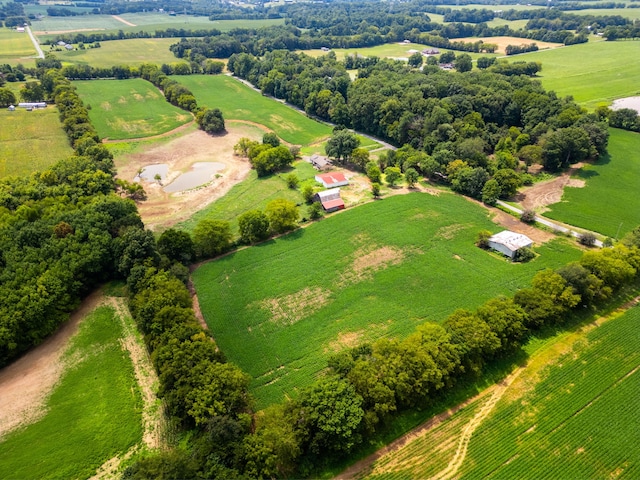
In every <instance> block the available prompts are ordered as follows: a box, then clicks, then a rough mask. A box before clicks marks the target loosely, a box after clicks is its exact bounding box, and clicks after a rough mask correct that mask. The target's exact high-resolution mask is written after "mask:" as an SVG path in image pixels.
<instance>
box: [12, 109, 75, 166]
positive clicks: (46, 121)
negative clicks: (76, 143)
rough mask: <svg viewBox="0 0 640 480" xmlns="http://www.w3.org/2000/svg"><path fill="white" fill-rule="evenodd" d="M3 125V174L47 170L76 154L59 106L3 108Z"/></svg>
mask: <svg viewBox="0 0 640 480" xmlns="http://www.w3.org/2000/svg"><path fill="white" fill-rule="evenodd" d="M0 125H1V127H0V178H3V177H7V176H10V175H26V174H29V173H31V172H35V171H42V170H46V169H47V168H49V167H50V166H51V165H53V164H54V163H56V162H57V161H59V160H62V159H63V158H67V157H70V156H71V155H73V149H72V148H71V147H70V146H69V141H68V140H67V136H66V135H65V133H64V131H63V130H62V127H61V125H60V120H59V119H58V109H57V108H56V107H53V106H48V107H47V108H45V109H42V110H34V111H32V112H27V111H26V110H24V109H21V108H18V109H16V111H15V112H9V111H8V110H6V109H0Z"/></svg>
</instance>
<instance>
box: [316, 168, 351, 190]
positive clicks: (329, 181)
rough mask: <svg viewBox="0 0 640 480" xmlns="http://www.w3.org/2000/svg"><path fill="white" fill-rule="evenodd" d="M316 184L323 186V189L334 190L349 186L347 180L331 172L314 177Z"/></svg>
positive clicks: (340, 174) (339, 174)
mask: <svg viewBox="0 0 640 480" xmlns="http://www.w3.org/2000/svg"><path fill="white" fill-rule="evenodd" d="M315 178H316V182H320V183H321V184H322V185H324V188H335V187H342V186H344V185H349V180H347V178H346V177H345V176H344V174H342V173H338V172H331V173H323V174H321V175H316V177H315Z"/></svg>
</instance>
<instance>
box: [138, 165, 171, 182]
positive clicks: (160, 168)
mask: <svg viewBox="0 0 640 480" xmlns="http://www.w3.org/2000/svg"><path fill="white" fill-rule="evenodd" d="M168 174H169V165H167V164H166V163H156V164H154V165H147V166H146V167H144V169H143V170H142V173H140V175H136V176H135V177H134V179H133V181H134V182H139V181H140V180H144V181H145V182H155V181H156V178H155V177H156V175H160V181H162V180H164V179H165V178H167V175H168Z"/></svg>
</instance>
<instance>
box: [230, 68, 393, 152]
mask: <svg viewBox="0 0 640 480" xmlns="http://www.w3.org/2000/svg"><path fill="white" fill-rule="evenodd" d="M227 75H228V76H229V77H231V78H233V79H234V80H237V81H238V82H240V83H244V84H245V85H246V86H247V87H249V88H251V89H253V90H255V91H256V92H258V93H259V94H260V95H263V93H262V91H261V90H260V89H259V88H257V87H254V86H253V84H251V82H248V81H247V80H244V79H242V78H238V77H236V76H235V75H232V74H231V73H227ZM265 96H266V97H269V98H272V99H274V100H275V101H276V102H280V103H283V104H285V105H286V106H287V107H289V108H292V109H293V110H297V111H298V112H300V113H301V114H303V115H305V116H307V117H309V118H311V119H313V120H315V121H317V122H320V123H324V124H325V125H329V126H330V127H335V126H336V124H335V123H331V122H327V121H326V120H322V119H320V118H317V117H315V116H312V115H309V114H308V113H307V112H305V111H304V110H303V109H301V108H300V107H298V106H296V105H292V104H291V103H288V102H287V101H286V100H283V99H281V98H275V97H272V96H270V95H265ZM349 130H350V131H352V132H354V133H356V134H358V135H360V136H361V137H364V138H368V139H369V140H373V141H374V142H377V143H379V144H380V145H382V146H383V147H384V148H388V149H389V150H397V149H398V147H394V146H393V145H391V144H390V143H387V142H385V141H384V140H380V139H379V138H376V137H373V136H371V135H369V134H366V133H362V132H358V131H356V130H351V129H349Z"/></svg>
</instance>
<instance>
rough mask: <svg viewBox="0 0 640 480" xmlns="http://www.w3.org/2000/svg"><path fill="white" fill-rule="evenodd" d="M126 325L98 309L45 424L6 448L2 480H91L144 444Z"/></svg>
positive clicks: (2, 446)
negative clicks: (114, 460)
mask: <svg viewBox="0 0 640 480" xmlns="http://www.w3.org/2000/svg"><path fill="white" fill-rule="evenodd" d="M122 335H123V331H122V326H121V323H120V321H118V320H117V318H116V317H115V312H114V310H113V309H111V308H107V307H100V308H98V309H97V310H95V311H94V312H93V313H92V314H91V315H90V316H89V317H88V318H87V319H86V320H85V321H84V322H83V323H82V324H81V326H80V330H79V333H78V334H77V335H76V336H75V337H73V338H72V340H71V345H70V347H69V349H68V350H67V352H66V353H65V355H64V361H65V362H66V364H67V369H66V371H65V373H64V374H63V376H62V379H61V380H60V383H59V384H58V385H57V386H56V387H55V389H54V391H53V393H52V394H51V397H50V398H49V399H48V400H47V403H46V408H47V411H46V414H45V416H44V417H43V418H42V419H40V420H39V421H37V422H36V423H33V424H31V425H29V426H27V427H24V428H22V429H20V430H17V431H15V432H13V433H11V434H9V435H8V436H6V437H5V438H4V439H3V441H2V443H0V478H37V479H53V478H88V477H91V476H92V475H93V474H94V473H95V472H96V470H97V469H98V468H99V467H100V466H101V465H102V464H103V463H104V462H106V461H107V460H109V459H111V458H113V457H115V456H116V455H119V456H122V455H123V454H124V453H125V452H127V450H129V449H130V448H131V447H132V446H134V445H136V444H137V443H139V442H140V441H141V439H142V421H141V408H142V398H141V396H140V392H139V391H138V388H137V385H136V380H135V376H134V371H133V366H132V364H131V359H130V357H129V354H128V353H127V352H126V351H125V350H123V348H122V345H121V344H120V339H121V337H122Z"/></svg>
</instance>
